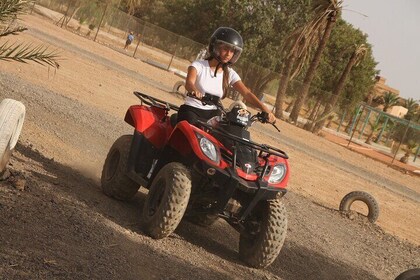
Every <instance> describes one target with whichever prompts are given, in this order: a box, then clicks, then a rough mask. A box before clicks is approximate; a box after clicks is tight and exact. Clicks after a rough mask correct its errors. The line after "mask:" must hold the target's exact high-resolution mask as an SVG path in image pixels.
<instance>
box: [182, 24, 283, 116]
mask: <svg viewBox="0 0 420 280" xmlns="http://www.w3.org/2000/svg"><path fill="white" fill-rule="evenodd" d="M242 49H243V41H242V37H241V35H239V33H238V32H237V31H236V30H234V29H232V28H229V27H219V28H218V29H217V30H216V31H215V32H214V33H213V35H212V36H211V38H210V44H209V53H210V56H209V57H208V58H207V59H206V60H202V61H194V62H193V63H192V65H191V66H190V67H188V73H187V78H186V82H185V88H186V90H187V91H188V92H190V93H191V94H192V95H194V96H195V97H196V98H192V97H186V99H185V103H184V104H183V105H181V107H180V108H179V111H178V122H180V121H182V120H186V121H188V122H189V123H191V124H195V123H196V122H197V120H198V119H202V120H209V119H211V118H212V117H214V116H217V115H220V112H219V111H218V110H217V108H216V106H214V105H203V104H202V103H201V101H200V100H197V98H198V99H201V98H202V97H203V96H204V94H211V95H214V96H216V97H219V98H224V97H225V96H226V93H227V90H228V88H229V86H232V87H233V88H234V89H235V90H237V91H238V92H239V93H240V94H241V95H242V96H243V97H244V99H245V100H246V101H247V102H249V103H250V104H252V105H254V106H256V107H258V108H260V109H261V111H264V112H267V113H268V114H269V117H268V120H269V122H271V123H274V122H275V120H276V119H275V117H274V115H273V114H272V113H271V112H270V111H269V110H268V109H267V107H266V106H265V105H264V104H263V103H262V102H260V101H259V100H258V98H257V97H256V96H255V95H254V94H253V93H252V92H251V91H250V90H249V89H248V88H247V87H246V86H245V85H244V83H243V82H242V81H241V78H240V77H239V75H238V74H237V73H236V72H235V70H233V69H232V68H230V67H229V66H230V65H232V64H234V63H235V62H236V61H238V59H239V56H240V55H241V53H242Z"/></svg>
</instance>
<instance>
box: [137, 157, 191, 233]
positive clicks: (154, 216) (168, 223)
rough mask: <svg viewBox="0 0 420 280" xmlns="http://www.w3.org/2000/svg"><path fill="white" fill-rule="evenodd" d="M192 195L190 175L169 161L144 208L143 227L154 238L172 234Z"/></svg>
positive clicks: (159, 175)
mask: <svg viewBox="0 0 420 280" xmlns="http://www.w3.org/2000/svg"><path fill="white" fill-rule="evenodd" d="M190 193H191V172H190V170H188V169H187V168H186V167H185V166H184V165H183V164H181V163H178V162H170V163H168V164H166V165H165V166H164V167H162V169H161V170H159V172H158V173H157V174H156V177H155V178H154V180H153V182H152V184H151V186H150V189H149V193H148V194H147V197H146V201H145V203H144V207H143V215H142V216H143V226H144V227H143V228H144V231H145V232H146V233H147V234H148V235H150V236H151V237H152V238H155V239H160V238H164V237H167V236H168V235H170V234H171V233H172V232H173V231H174V230H175V229H176V227H177V226H178V224H179V223H180V222H181V219H182V217H183V216H184V213H185V210H186V208H187V205H188V200H189V198H190Z"/></svg>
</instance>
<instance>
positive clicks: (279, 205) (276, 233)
mask: <svg viewBox="0 0 420 280" xmlns="http://www.w3.org/2000/svg"><path fill="white" fill-rule="evenodd" d="M244 225H245V231H244V232H241V234H240V238H239V257H240V259H241V260H242V261H243V262H245V263H246V264H247V265H249V266H251V267H254V268H264V267H267V266H268V265H270V264H271V263H272V262H273V261H274V260H275V259H276V258H277V256H278V254H279V253H280V250H281V248H282V246H283V243H284V240H285V238H286V233H287V213H286V207H285V206H284V204H283V202H282V201H281V200H278V199H276V200H271V201H264V202H261V203H260V204H259V205H258V206H257V208H256V209H254V210H253V211H252V213H251V214H250V216H248V217H247V219H246V221H245V224H244Z"/></svg>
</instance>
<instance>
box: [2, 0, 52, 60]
mask: <svg viewBox="0 0 420 280" xmlns="http://www.w3.org/2000/svg"><path fill="white" fill-rule="evenodd" d="M31 3H32V1H26V0H2V1H1V2H0V26H1V27H2V28H3V29H2V31H0V39H1V38H2V37H6V36H8V35H17V34H19V33H21V32H23V31H25V30H27V28H25V27H22V26H18V27H12V25H11V23H12V22H13V21H14V20H15V19H16V18H17V16H19V15H21V14H25V13H26V11H27V9H28V8H29V5H30V4H31ZM57 59H58V54H57V53H56V52H55V51H49V50H48V47H46V46H42V45H40V46H32V45H31V44H30V43H29V44H25V43H8V42H7V41H6V42H4V43H2V44H1V45H0V60H9V61H18V62H24V63H26V62H28V61H33V62H36V63H39V64H41V65H49V66H52V67H54V68H58V67H59V64H58V63H57Z"/></svg>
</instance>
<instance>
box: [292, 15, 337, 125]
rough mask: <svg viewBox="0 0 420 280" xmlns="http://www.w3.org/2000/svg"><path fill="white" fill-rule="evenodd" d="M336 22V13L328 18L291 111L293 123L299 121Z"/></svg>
mask: <svg viewBox="0 0 420 280" xmlns="http://www.w3.org/2000/svg"><path fill="white" fill-rule="evenodd" d="M334 23H335V15H334V16H330V17H329V18H328V22H327V26H326V27H325V31H324V35H323V36H322V39H321V41H320V42H319V45H318V48H317V50H316V52H315V55H314V58H313V59H312V62H311V64H310V65H309V69H308V72H307V73H306V76H305V79H304V80H303V85H302V87H301V90H300V92H299V95H298V96H297V98H296V102H295V106H293V110H292V112H291V113H290V116H289V120H290V121H291V122H293V123H297V120H298V117H299V113H300V110H301V109H302V107H303V104H304V103H305V99H306V96H307V95H308V92H309V87H310V86H311V83H312V80H313V79H314V77H315V71H316V69H317V68H318V65H319V62H320V61H321V55H322V52H323V51H324V49H325V46H326V45H327V42H328V39H329V38H330V35H331V31H332V28H333V26H334Z"/></svg>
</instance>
